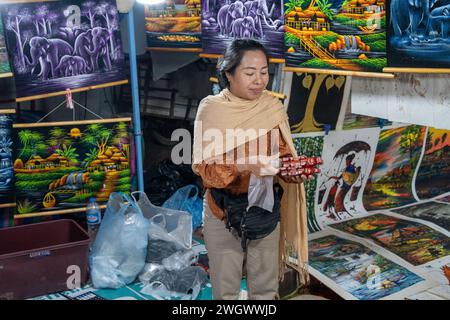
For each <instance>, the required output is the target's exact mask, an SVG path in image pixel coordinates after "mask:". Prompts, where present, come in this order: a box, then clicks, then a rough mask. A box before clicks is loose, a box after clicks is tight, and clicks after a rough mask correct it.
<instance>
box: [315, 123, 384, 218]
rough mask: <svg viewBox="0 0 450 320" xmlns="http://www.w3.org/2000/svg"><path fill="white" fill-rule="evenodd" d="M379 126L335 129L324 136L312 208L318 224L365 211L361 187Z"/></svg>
mask: <svg viewBox="0 0 450 320" xmlns="http://www.w3.org/2000/svg"><path fill="white" fill-rule="evenodd" d="M378 134H379V129H378V128H369V129H360V130H352V131H336V132H332V133H330V134H328V135H326V136H325V138H324V143H323V153H322V159H323V162H324V164H323V165H322V166H321V173H319V174H318V177H317V185H318V186H317V190H316V201H317V203H316V210H317V220H318V221H319V224H320V226H321V227H324V226H325V225H328V224H330V223H334V222H336V221H340V220H344V219H349V218H354V217H356V216H361V215H364V214H366V210H365V209H364V207H363V205H362V191H363V190H364V184H365V183H366V180H367V177H368V174H369V172H370V168H371V166H372V163H373V158H374V156H375V149H376V146H377V140H378Z"/></svg>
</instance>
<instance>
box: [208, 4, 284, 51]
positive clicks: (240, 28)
mask: <svg viewBox="0 0 450 320" xmlns="http://www.w3.org/2000/svg"><path fill="white" fill-rule="evenodd" d="M283 12H284V10H283V1H281V0H204V1H202V42H203V52H205V53H212V54H222V53H223V52H224V50H225V48H226V46H227V45H228V44H229V43H230V42H231V41H232V40H233V39H243V38H252V39H255V40H258V41H260V42H261V43H262V44H263V45H264V46H265V47H266V49H267V50H268V53H269V55H270V57H272V58H283V50H284V42H283V36H284V14H283Z"/></svg>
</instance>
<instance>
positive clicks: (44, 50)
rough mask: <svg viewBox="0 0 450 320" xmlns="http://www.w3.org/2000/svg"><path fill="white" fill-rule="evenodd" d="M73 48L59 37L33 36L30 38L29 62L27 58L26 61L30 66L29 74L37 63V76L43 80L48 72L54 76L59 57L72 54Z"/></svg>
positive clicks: (46, 77) (47, 75)
mask: <svg viewBox="0 0 450 320" xmlns="http://www.w3.org/2000/svg"><path fill="white" fill-rule="evenodd" d="M72 52H73V48H72V46H71V45H70V44H68V43H67V42H66V41H64V40H61V39H47V38H43V37H33V38H31V39H30V55H31V62H30V61H29V60H28V58H27V63H28V64H29V65H30V66H31V67H32V69H31V74H33V73H34V71H35V69H36V66H37V64H38V63H39V65H40V69H41V70H40V73H39V74H38V77H42V79H43V80H47V79H48V78H49V73H51V76H52V77H53V78H54V77H56V76H57V75H56V72H55V68H56V67H57V66H58V63H59V59H60V58H61V57H62V56H64V55H67V54H69V55H70V54H72Z"/></svg>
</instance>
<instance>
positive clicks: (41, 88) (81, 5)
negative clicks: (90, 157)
mask: <svg viewBox="0 0 450 320" xmlns="http://www.w3.org/2000/svg"><path fill="white" fill-rule="evenodd" d="M118 15H119V14H118V11H117V7H116V3H115V1H113V0H102V1H99V2H98V1H84V0H72V1H55V2H45V3H21V4H11V5H8V6H5V7H4V8H3V19H4V22H5V27H6V28H5V29H6V30H5V37H6V38H7V40H8V41H7V42H8V54H9V57H10V59H11V62H12V67H13V71H14V79H15V83H16V91H17V96H18V97H19V98H24V97H33V96H35V95H40V94H45V93H53V92H65V90H66V89H67V88H71V89H74V88H84V87H88V86H91V85H97V84H102V83H108V82H115V81H119V80H124V79H126V77H125V73H124V54H123V48H122V43H121V37H120V30H119V24H118V20H119V17H118Z"/></svg>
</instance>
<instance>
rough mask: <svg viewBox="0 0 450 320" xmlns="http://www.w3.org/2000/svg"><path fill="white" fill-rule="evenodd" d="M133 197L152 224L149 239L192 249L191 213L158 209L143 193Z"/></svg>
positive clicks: (135, 193) (133, 194)
mask: <svg viewBox="0 0 450 320" xmlns="http://www.w3.org/2000/svg"><path fill="white" fill-rule="evenodd" d="M132 197H133V200H134V201H135V202H136V204H137V205H138V206H139V208H140V209H141V211H142V213H143V215H144V217H145V218H147V219H148V220H149V222H150V225H149V229H148V236H149V239H151V240H152V241H155V240H161V241H165V242H168V243H171V244H172V245H175V246H176V248H177V249H180V248H185V249H190V248H191V246H192V217H191V215H190V214H189V213H187V212H185V211H180V210H174V209H168V208H162V207H157V206H155V205H153V204H152V203H151V202H150V200H149V199H148V197H147V195H146V194H145V193H144V192H142V191H136V192H133V193H132ZM168 245H170V244H168Z"/></svg>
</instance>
